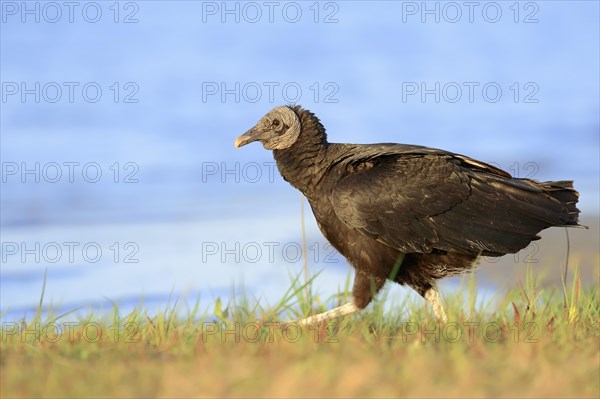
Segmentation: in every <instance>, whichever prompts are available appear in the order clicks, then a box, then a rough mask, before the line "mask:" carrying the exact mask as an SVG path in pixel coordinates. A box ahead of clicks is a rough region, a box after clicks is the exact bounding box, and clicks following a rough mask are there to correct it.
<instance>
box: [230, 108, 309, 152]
mask: <svg viewBox="0 0 600 399" xmlns="http://www.w3.org/2000/svg"><path fill="white" fill-rule="evenodd" d="M300 128H301V123H300V118H298V115H297V114H296V112H294V110H293V109H292V108H290V107H287V106H282V107H276V108H273V109H272V110H271V111H269V112H268V113H267V114H266V115H265V116H263V117H262V118H261V119H260V120H259V121H258V123H257V124H256V126H254V127H253V128H252V129H250V130H248V131H247V132H246V133H244V134H242V135H241V136H239V137H238V138H236V139H235V148H239V147H242V146H244V145H246V144H248V143H251V142H253V141H260V142H261V143H262V145H263V147H265V148H266V149H267V150H283V149H284V148H288V147H291V146H292V144H294V143H295V142H296V140H297V139H298V136H300Z"/></svg>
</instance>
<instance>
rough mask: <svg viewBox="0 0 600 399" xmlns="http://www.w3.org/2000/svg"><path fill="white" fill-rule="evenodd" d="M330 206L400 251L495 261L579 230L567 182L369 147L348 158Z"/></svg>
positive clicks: (428, 152) (419, 151) (417, 150)
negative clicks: (551, 232) (565, 230)
mask: <svg viewBox="0 0 600 399" xmlns="http://www.w3.org/2000/svg"><path fill="white" fill-rule="evenodd" d="M344 162H345V163H346V171H347V172H348V173H347V174H346V175H345V176H344V177H343V178H341V179H340V181H339V182H337V184H336V185H335V187H334V189H333V191H332V193H331V201H332V204H333V207H334V210H335V213H336V215H337V216H338V217H339V218H340V219H341V220H342V221H343V222H344V223H346V224H347V225H349V226H351V227H352V228H354V229H356V230H358V231H360V232H361V233H363V234H365V235H366V236H369V237H371V238H373V239H376V240H378V241H380V242H382V243H384V244H386V245H388V246H390V247H393V248H396V249H398V250H400V251H402V252H420V253H430V252H432V251H433V250H445V251H453V252H460V253H475V254H484V255H501V254H505V253H513V252H517V251H518V250H520V249H522V248H524V247H526V246H527V245H528V244H529V242H530V241H532V240H534V239H537V238H539V237H537V236H536V234H537V233H538V232H539V231H540V230H542V229H544V228H547V227H550V226H554V225H567V224H570V225H573V224H577V223H576V220H577V212H578V211H577V209H576V208H575V203H576V202H577V192H576V191H574V190H573V189H572V185H571V182H546V183H538V182H536V181H533V180H528V179H514V178H512V177H511V176H510V175H509V174H508V173H506V172H504V171H502V170H500V169H498V168H495V167H493V166H491V165H487V164H485V163H482V162H479V161H476V160H473V159H471V158H468V157H465V156H462V155H457V154H452V153H450V152H446V151H441V150H435V149H431V148H426V147H416V146H405V145H392V144H383V145H381V144H380V145H370V146H364V147H363V148H362V149H360V150H359V149H358V147H357V151H355V153H354V155H353V156H351V157H346V159H345V160H344Z"/></svg>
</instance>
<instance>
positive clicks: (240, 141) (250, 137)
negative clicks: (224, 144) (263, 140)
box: [233, 127, 259, 149]
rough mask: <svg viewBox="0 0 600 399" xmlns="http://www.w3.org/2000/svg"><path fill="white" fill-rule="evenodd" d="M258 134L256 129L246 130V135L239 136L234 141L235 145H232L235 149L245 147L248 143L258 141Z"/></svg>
mask: <svg viewBox="0 0 600 399" xmlns="http://www.w3.org/2000/svg"><path fill="white" fill-rule="evenodd" d="M258 135H259V132H258V130H256V127H253V128H252V129H250V130H248V131H247V132H246V133H244V134H242V135H241V136H238V137H237V138H236V139H235V143H233V145H234V146H235V148H236V149H238V148H240V147H243V146H245V145H246V144H248V143H252V142H253V141H256V140H258V139H259V137H258Z"/></svg>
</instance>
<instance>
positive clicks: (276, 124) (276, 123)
mask: <svg viewBox="0 0 600 399" xmlns="http://www.w3.org/2000/svg"><path fill="white" fill-rule="evenodd" d="M273 126H275V127H278V126H279V119H275V120H274V121H273Z"/></svg>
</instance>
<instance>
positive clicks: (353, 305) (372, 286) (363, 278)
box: [296, 271, 385, 326]
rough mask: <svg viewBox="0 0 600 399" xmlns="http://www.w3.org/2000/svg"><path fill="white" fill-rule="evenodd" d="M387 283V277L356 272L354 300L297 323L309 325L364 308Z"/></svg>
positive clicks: (353, 288)
mask: <svg viewBox="0 0 600 399" xmlns="http://www.w3.org/2000/svg"><path fill="white" fill-rule="evenodd" d="M383 284H385V279H382V278H378V277H372V276H368V275H366V274H364V273H361V272H358V271H357V272H356V276H355V277H354V286H353V287H352V297H353V298H352V300H351V301H350V302H348V303H346V304H344V305H342V306H338V307H337V308H334V309H331V310H328V311H327V312H323V313H319V314H317V315H314V316H310V317H307V318H305V319H302V320H297V321H296V323H299V324H301V325H304V326H305V325H309V324H314V323H320V322H322V321H328V320H331V319H335V318H337V317H341V316H347V315H349V314H352V313H355V312H357V311H359V310H361V309H364V308H365V307H366V306H367V305H368V304H369V303H370V302H371V300H372V299H373V297H374V296H375V295H376V294H377V293H378V292H379V290H380V289H381V287H383Z"/></svg>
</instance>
